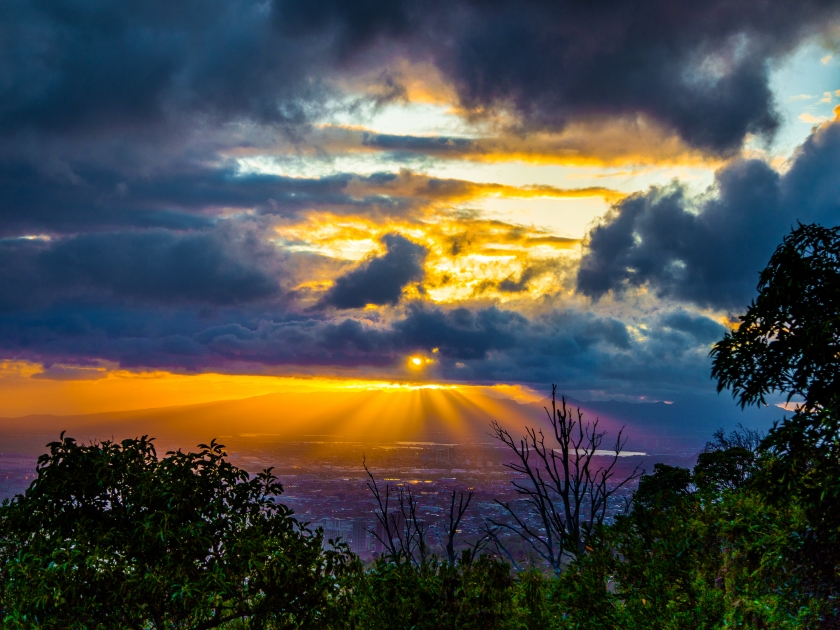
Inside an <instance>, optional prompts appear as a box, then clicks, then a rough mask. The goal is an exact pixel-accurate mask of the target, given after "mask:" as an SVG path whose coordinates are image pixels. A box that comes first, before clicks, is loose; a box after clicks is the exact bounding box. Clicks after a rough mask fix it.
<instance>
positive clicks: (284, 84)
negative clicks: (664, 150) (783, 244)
mask: <svg viewBox="0 0 840 630" xmlns="http://www.w3.org/2000/svg"><path fill="white" fill-rule="evenodd" d="M837 17H838V8H837V6H836V5H834V4H832V3H825V2H816V1H815V2H803V1H801V0H800V1H797V2H793V1H789V0H783V1H778V2H774V3H772V4H770V5H768V4H767V3H765V2H758V1H753V0H749V1H746V2H740V3H738V4H737V5H733V4H731V3H729V2H727V1H726V0H714V1H711V2H705V3H699V4H698V3H690V4H685V5H680V6H678V7H675V6H674V5H673V3H671V2H668V1H667V0H638V1H637V2H632V3H624V2H622V3H607V4H604V3H594V4H593V3H589V4H583V5H582V4H575V3H571V2H555V1H546V0H529V1H527V2H525V3H524V4H523V3H522V2H512V1H511V0H500V1H497V2H492V3H489V4H488V3H474V2H470V1H467V0H462V1H460V2H440V1H438V0H425V1H424V0H420V1H411V2H408V1H402V2H381V1H378V0H377V1H374V2H365V3H362V4H359V3H342V2H336V1H335V0H313V1H312V2H305V3H302V2H291V1H287V0H276V1H275V2H273V3H270V4H268V3H264V2H257V1H255V0H213V1H212V2H210V3H209V4H208V3H194V2H187V3H181V4H179V5H178V6H177V7H172V6H170V4H169V3H165V2H152V3H146V4H143V5H142V6H141V5H136V4H130V3H129V4H125V3H122V4H116V5H114V4H112V3H107V2H104V1H102V0H85V1H83V2H67V1H65V0H59V1H57V2H50V3H34V2H28V3H24V2H6V3H3V4H2V8H0V25H2V26H0V29H2V30H1V31H0V42H2V44H0V46H2V49H1V50H2V54H0V59H2V60H3V61H2V62H0V63H1V64H2V74H3V76H4V77H5V78H4V80H3V81H2V82H0V103H2V105H0V133H2V134H4V135H17V134H21V133H26V132H29V131H38V132H45V133H62V134H66V133H78V132H82V131H84V132H95V133H104V132H108V131H111V132H113V131H119V132H120V133H123V132H125V130H126V129H127V128H129V127H133V128H134V130H135V131H139V130H142V129H144V128H145V129H149V128H152V129H154V128H159V127H160V128H167V129H168V128H171V127H172V126H173V125H174V126H175V127H176V128H178V127H181V126H183V125H184V124H185V120H184V119H185V117H186V119H188V120H191V119H192V118H194V117H199V118H204V119H206V118H207V117H209V118H211V119H217V120H220V121H227V120H240V119H247V120H255V121H261V122H267V123H272V124H280V125H287V126H288V125H291V126H292V127H294V126H296V125H300V124H302V123H306V122H309V121H311V120H313V117H314V116H316V115H318V114H319V113H323V112H324V111H325V107H326V104H327V103H328V102H329V98H327V97H328V95H329V94H330V93H331V88H328V87H327V84H328V82H329V79H330V77H335V76H338V74H339V73H345V74H350V75H352V74H354V73H358V72H364V71H367V70H368V69H369V68H371V67H376V66H381V65H382V59H383V58H384V57H386V56H389V57H390V56H393V55H395V54H396V55H398V56H402V57H407V58H409V59H410V60H414V61H418V62H420V61H422V62H428V61H429V60H431V61H432V62H433V63H434V64H435V65H436V66H437V67H438V68H439V69H440V70H441V71H442V72H443V74H444V76H446V77H448V79H449V80H450V81H451V82H452V83H453V85H454V87H455V90H456V91H457V93H458V95H459V97H460V100H461V105H462V106H463V107H464V108H466V109H467V110H468V111H470V112H472V113H473V114H481V113H487V112H488V110H493V109H497V108H499V107H501V108H503V109H504V108H507V109H512V110H513V112H514V113H515V114H516V115H517V116H518V117H520V118H521V122H522V124H523V125H524V127H525V128H529V129H538V128H558V127H562V126H564V125H566V124H567V123H568V122H570V121H572V120H575V119H578V118H582V119H591V118H592V117H593V116H594V117H598V116H600V117H626V116H631V117H633V116H636V115H638V114H642V115H645V116H649V117H651V118H653V119H655V120H657V121H661V122H662V123H664V124H665V125H666V126H668V127H670V128H672V129H674V130H676V131H677V132H678V133H679V134H680V135H681V136H682V137H683V138H684V139H686V140H687V141H688V142H689V143H690V144H692V145H694V146H698V147H704V148H707V149H710V150H713V151H728V150H731V149H734V148H736V147H737V146H738V145H739V144H740V143H741V142H742V141H743V139H744V137H745V135H746V134H748V133H769V132H772V131H773V129H774V128H775V127H776V125H777V117H776V114H775V112H774V108H773V102H772V96H771V93H770V89H769V87H768V65H767V62H768V61H769V60H771V59H774V58H777V57H779V56H780V55H783V54H785V53H787V52H789V51H790V50H791V49H792V48H793V47H794V46H795V45H796V44H798V43H799V42H800V41H801V39H802V38H803V37H805V36H810V35H811V34H813V33H814V32H815V31H818V30H820V29H826V28H830V27H831V24H832V23H833V22H834V21H835V20H836V19H837ZM376 49H378V50H379V54H374V53H373V52H372V51H374V50H376ZM324 78H326V79H327V81H325V80H323V79H324ZM332 92H333V93H334V90H332ZM390 92H393V94H395V95H399V94H401V93H402V91H401V90H400V89H399V86H397V85H394V86H393V88H392V89H391V90H390ZM196 120H198V119H196ZM189 124H193V122H190V123H189Z"/></svg>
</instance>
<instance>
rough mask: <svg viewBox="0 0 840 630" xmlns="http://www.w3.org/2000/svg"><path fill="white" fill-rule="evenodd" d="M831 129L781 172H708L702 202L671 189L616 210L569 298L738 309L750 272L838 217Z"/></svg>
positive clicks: (756, 165) (835, 139) (837, 153)
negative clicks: (631, 291)
mask: <svg viewBox="0 0 840 630" xmlns="http://www.w3.org/2000/svg"><path fill="white" fill-rule="evenodd" d="M838 173H840V123H833V124H830V125H828V126H826V127H824V128H822V129H821V130H819V131H818V132H817V133H815V134H813V135H812V136H811V137H809V138H808V140H807V141H806V142H805V143H804V144H803V145H802V147H801V148H800V150H799V152H798V153H797V154H796V156H795V158H794V161H793V164H792V165H791V168H790V169H789V170H788V171H787V172H786V173H784V174H780V173H778V172H776V171H775V170H773V169H772V168H771V167H770V166H769V165H768V164H766V163H765V162H762V161H759V160H738V161H735V162H733V163H731V164H729V165H727V166H726V167H724V168H722V169H721V170H720V171H718V172H717V174H716V176H715V179H716V191H715V194H714V195H712V196H710V197H709V196H703V197H700V198H696V199H693V198H690V197H688V196H687V194H686V192H685V190H684V189H683V188H681V187H678V186H672V187H670V188H664V189H662V188H654V189H652V190H650V191H649V192H647V193H644V194H637V195H633V196H631V197H628V198H627V199H625V200H623V201H621V202H619V203H618V204H616V206H615V207H614V208H613V210H612V212H611V214H610V215H608V217H607V220H606V222H605V223H604V224H603V225H600V226H598V227H596V228H595V229H594V230H593V231H592V232H591V233H590V242H589V249H588V251H587V252H586V253H585V255H584V257H583V260H582V262H581V267H580V271H579V272H578V278H577V286H578V290H579V291H580V292H582V293H583V294H585V295H588V296H590V297H593V298H596V299H597V298H599V297H601V296H603V295H604V294H605V293H607V292H608V291H611V290H612V291H621V290H623V289H624V288H626V287H634V286H636V287H637V286H643V285H649V286H650V287H652V288H653V289H654V290H655V291H656V292H657V294H659V295H660V296H665V297H672V298H676V299H679V300H687V301H691V302H695V303H697V304H700V305H704V306H713V307H720V308H743V307H744V306H746V304H747V303H748V302H749V300H750V299H751V298H752V297H753V296H754V294H755V288H756V284H757V282H758V273H759V272H760V271H761V270H762V269H763V268H764V266H765V265H766V264H767V261H768V260H769V258H770V255H771V254H772V253H773V251H774V250H775V248H776V247H777V246H778V244H779V243H780V242H781V240H782V238H783V237H784V235H785V234H786V233H787V232H788V231H789V230H790V229H791V228H792V227H794V226H795V225H796V222H797V221H800V222H802V223H810V222H816V223H821V224H824V225H836V224H837V221H838V217H840V178H838V176H837V174H838Z"/></svg>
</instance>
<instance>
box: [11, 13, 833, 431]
mask: <svg viewBox="0 0 840 630" xmlns="http://www.w3.org/2000/svg"><path fill="white" fill-rule="evenodd" d="M838 43H840V5H838V4H837V3H833V2H818V1H807V0H799V1H797V2H793V1H787V0H775V1H773V2H766V1H761V2H759V1H757V0H745V1H743V2H737V3H733V2H730V1H728V0H710V1H708V2H703V3H674V2H670V1H667V0H631V1H627V0H625V1H622V2H616V1H606V0H605V1H596V2H587V3H578V2H568V1H562V0H561V1H557V0H552V1H551V2H548V1H540V0H518V1H517V2H513V1H512V0H487V1H485V2H477V1H468V0H449V1H447V2H441V1H439V0H415V1H407V0H393V1H388V2H383V1H381V0H359V1H354V2H341V1H339V0H308V1H307V2H293V1H292V0H263V1H250V0H205V1H203V2H192V1H189V0H188V1H185V2H179V3H171V2H157V1H154V0H147V1H144V2H133V1H128V2H122V3H113V2H106V1H105V0H51V1H50V2H43V1H37V0H9V1H7V2H3V3H0V415H23V414H26V413H82V412H84V413H88V412H95V411H105V410H112V409H122V408H143V407H144V406H145V407H153V406H164V405H174V404H192V403H196V402H203V401H209V400H217V399H222V398H237V397H247V396H253V395H260V394H265V393H271V392H277V391H286V390H289V391H291V390H295V391H303V390H306V391H317V390H319V389H322V390H324V391H328V390H335V389H336V388H338V389H347V388H351V389H352V388H359V387H367V386H370V387H380V388H382V387H394V386H400V387H422V386H429V385H434V386H441V385H445V386H459V385H460V386H482V387H501V389H500V390H499V391H507V392H515V393H516V396H520V395H521V396H526V397H527V396H528V395H529V394H528V392H534V391H538V390H540V389H543V390H544V389H545V387H546V386H547V384H549V383H557V384H558V387H559V389H560V391H562V392H566V393H568V394H570V395H572V396H575V397H576V398H578V399H581V400H604V399H616V400H624V401H669V402H670V401H674V400H683V399H696V398H697V397H698V396H700V397H702V396H711V395H715V394H714V392H715V384H714V383H713V382H712V381H711V380H710V376H709V373H710V360H709V356H708V354H709V350H710V348H711V345H712V344H713V343H714V342H715V341H716V340H718V339H720V338H721V337H722V336H723V334H724V333H725V332H726V330H727V328H728V327H731V326H733V325H735V324H736V323H737V316H738V315H739V314H741V313H743V312H744V311H745V309H746V308H747V306H748V305H749V303H750V301H751V299H753V297H754V296H755V294H756V288H755V287H756V283H757V279H758V273H759V271H760V270H761V269H762V268H763V267H764V265H765V264H766V263H767V261H768V259H769V257H770V255H771V254H772V252H773V250H774V249H775V247H776V246H777V245H778V244H779V243H780V242H781V240H782V238H783V237H784V235H785V234H786V233H787V232H788V231H789V230H790V229H791V228H792V227H793V226H795V225H796V223H797V221H799V222H803V223H809V222H816V223H821V224H823V225H831V226H833V225H836V224H838V217H840V120H838V114H839V113H840V109H836V108H837V106H838V104H840V46H838Z"/></svg>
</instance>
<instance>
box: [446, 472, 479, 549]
mask: <svg viewBox="0 0 840 630" xmlns="http://www.w3.org/2000/svg"><path fill="white" fill-rule="evenodd" d="M472 498H473V493H472V492H469V493H467V495H466V500H464V491H463V490H462V491H461V492H458V505H457V507H456V505H455V489H454V488H453V489H452V494H451V496H450V499H451V501H450V503H449V519H448V520H447V523H446V532H445V533H446V546H445V549H446V558H447V560H449V564H451V565H454V564H455V560H456V557H455V537H456V535H457V534H458V528H459V527H460V526H461V519H462V518H464V514H466V513H467V509H468V508H469V507H470V501H472Z"/></svg>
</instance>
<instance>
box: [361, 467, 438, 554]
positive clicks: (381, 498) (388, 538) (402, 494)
mask: <svg viewBox="0 0 840 630" xmlns="http://www.w3.org/2000/svg"><path fill="white" fill-rule="evenodd" d="M362 465H363V466H364V467H365V472H366V473H367V475H368V478H369V481H368V482H367V487H368V488H369V489H370V491H371V494H373V497H374V499H375V500H376V504H377V507H376V511H375V512H374V515H375V516H376V520H377V522H378V523H379V524H380V525H381V528H377V530H369V531H370V533H371V534H373V536H374V537H375V538H376V539H377V540H378V541H379V543H380V544H381V545H382V546H383V548H384V549H385V553H386V555H388V556H390V557H391V559H393V560H394V561H395V562H400V561H403V560H405V561H408V562H411V563H412V564H414V565H422V564H424V563H425V562H426V560H427V559H428V557H429V550H428V546H427V544H426V523H425V522H424V521H423V520H422V519H420V518H418V515H417V499H416V498H415V497H414V495H413V494H412V492H411V488H410V487H405V486H398V487H397V492H396V497H394V496H393V493H392V490H391V486H390V484H387V483H386V484H385V489H384V491H382V490H380V488H379V486H378V485H377V483H376V479H375V478H374V476H373V473H371V472H370V469H369V468H368V467H367V462H366V461H365V460H363V462H362ZM392 498H393V499H394V501H393V509H392Z"/></svg>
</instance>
